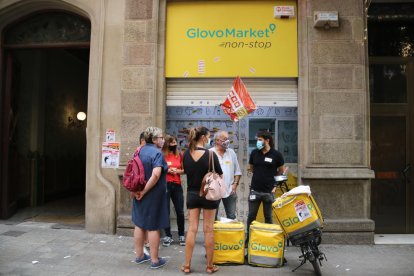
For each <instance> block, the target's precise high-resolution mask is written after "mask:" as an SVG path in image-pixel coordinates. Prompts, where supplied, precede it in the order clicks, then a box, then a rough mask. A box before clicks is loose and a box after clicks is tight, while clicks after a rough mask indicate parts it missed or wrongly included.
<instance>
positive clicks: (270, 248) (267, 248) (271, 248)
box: [251, 242, 283, 253]
mask: <svg viewBox="0 0 414 276" xmlns="http://www.w3.org/2000/svg"><path fill="white" fill-rule="evenodd" d="M282 248H283V242H279V243H278V244H277V245H265V244H261V243H258V242H252V244H251V249H252V250H253V251H262V252H273V253H277V252H278V251H279V250H281V249H282Z"/></svg>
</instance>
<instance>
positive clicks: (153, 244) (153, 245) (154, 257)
mask: <svg viewBox="0 0 414 276" xmlns="http://www.w3.org/2000/svg"><path fill="white" fill-rule="evenodd" d="M148 240H149V244H150V255H151V262H153V263H157V262H158V247H159V245H160V231H159V230H155V231H148Z"/></svg>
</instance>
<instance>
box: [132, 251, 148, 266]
mask: <svg viewBox="0 0 414 276" xmlns="http://www.w3.org/2000/svg"><path fill="white" fill-rule="evenodd" d="M150 260H151V257H150V256H149V255H147V254H145V253H144V256H142V257H141V258H139V257H136V258H135V263H136V264H142V263H146V262H148V261H150Z"/></svg>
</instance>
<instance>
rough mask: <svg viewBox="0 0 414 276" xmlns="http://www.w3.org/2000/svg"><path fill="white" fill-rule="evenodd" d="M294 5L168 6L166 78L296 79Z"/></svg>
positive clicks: (206, 3) (202, 3)
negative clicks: (289, 9) (285, 12)
mask: <svg viewBox="0 0 414 276" xmlns="http://www.w3.org/2000/svg"><path fill="white" fill-rule="evenodd" d="M275 6H293V8H294V11H295V13H296V14H297V7H296V1H194V2H187V1H186V2H169V3H168V4H167V30H166V33H167V37H166V77H169V78H182V77H191V78H194V77H196V78H200V77H235V76H241V77H297V76H298V59H297V16H294V17H293V18H286V19H280V18H275V17H274V9H275Z"/></svg>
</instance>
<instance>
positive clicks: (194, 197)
mask: <svg viewBox="0 0 414 276" xmlns="http://www.w3.org/2000/svg"><path fill="white" fill-rule="evenodd" d="M219 204H220V200H215V201H213V200H207V199H206V198H205V197H201V196H200V194H199V192H196V191H187V209H196V208H200V209H208V210H214V209H217V208H218V206H219Z"/></svg>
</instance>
